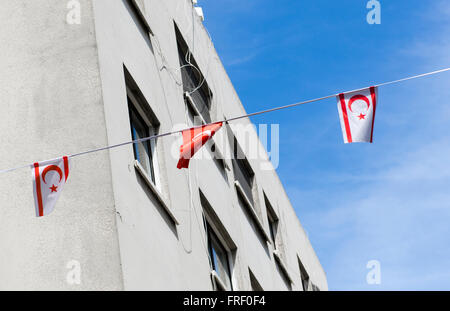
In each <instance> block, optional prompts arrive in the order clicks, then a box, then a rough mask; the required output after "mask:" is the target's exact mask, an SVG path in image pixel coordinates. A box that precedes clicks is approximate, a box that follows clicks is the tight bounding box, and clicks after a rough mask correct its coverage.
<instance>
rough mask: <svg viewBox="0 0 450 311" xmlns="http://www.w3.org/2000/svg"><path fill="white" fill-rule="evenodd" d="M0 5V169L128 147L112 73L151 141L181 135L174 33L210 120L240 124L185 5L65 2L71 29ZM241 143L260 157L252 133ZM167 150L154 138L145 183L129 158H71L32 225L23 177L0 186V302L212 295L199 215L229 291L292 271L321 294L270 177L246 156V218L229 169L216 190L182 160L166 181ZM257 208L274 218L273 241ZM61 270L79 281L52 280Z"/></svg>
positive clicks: (303, 243) (47, 5)
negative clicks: (214, 238)
mask: <svg viewBox="0 0 450 311" xmlns="http://www.w3.org/2000/svg"><path fill="white" fill-rule="evenodd" d="M0 1H1V4H2V10H0V20H1V21H2V22H1V24H2V26H3V27H2V28H1V30H0V40H1V42H8V45H6V46H5V47H4V48H2V49H0V70H1V73H2V74H1V75H0V100H1V105H0V129H1V132H2V137H3V138H2V146H3V148H2V150H1V151H0V165H1V167H5V168H7V167H12V166H14V165H15V164H19V165H20V164H26V163H31V162H33V161H36V160H45V159H49V158H55V157H58V156H61V155H65V154H73V153H76V152H79V151H84V150H89V149H93V148H97V147H103V146H106V145H111V144H117V143H121V142H125V141H130V140H131V138H132V136H131V129H130V118H129V111H128V104H127V78H126V77H127V76H128V77H131V78H132V80H133V83H134V86H135V87H137V88H138V89H139V92H140V93H141V95H142V96H143V98H144V99H145V102H146V105H148V106H149V107H144V109H147V108H148V109H149V110H150V111H151V113H152V117H154V118H156V119H157V121H158V123H159V129H158V132H159V133H164V132H167V131H171V130H172V129H173V128H174V126H181V125H182V124H186V123H187V119H186V104H185V100H184V97H183V86H182V83H181V81H182V79H181V74H180V60H179V56H178V50H177V37H176V32H175V26H174V25H175V24H176V25H177V27H178V28H179V29H180V32H181V35H182V37H183V39H184V41H185V42H186V43H187V45H188V48H189V50H190V51H191V53H192V56H193V57H194V58H195V61H196V62H197V64H198V67H199V69H200V71H201V72H202V74H203V75H204V76H205V79H206V81H207V84H208V86H209V88H210V89H211V92H212V94H213V97H212V103H211V118H212V120H213V121H215V120H221V119H223V118H224V117H225V118H230V117H234V116H237V115H242V114H245V110H244V108H243V106H242V104H241V102H240V100H239V97H238V95H237V94H236V92H235V90H234V88H233V85H232V83H231V82H230V80H229V78H228V76H227V74H226V71H225V69H224V68H223V66H222V63H221V61H220V59H219V57H218V55H217V53H216V51H215V49H214V46H213V44H212V41H211V40H210V38H209V36H208V33H207V31H206V30H205V28H204V26H203V24H202V22H201V20H200V18H199V17H198V16H197V15H196V14H193V7H192V3H191V1H190V0H164V1H161V0H136V1H134V0H130V1H128V0H80V1H77V2H79V3H80V8H81V24H74V25H71V24H68V23H67V21H66V16H67V13H68V12H69V10H68V8H67V4H68V2H69V1H61V0H38V1H29V0H14V1H11V0H0ZM134 5H136V7H134ZM135 9H136V10H135ZM142 23H144V26H145V27H147V26H148V27H149V28H150V29H151V34H150V35H148V33H147V32H146V31H145V30H143V28H142ZM145 27H144V29H145ZM126 72H128V73H126ZM249 122H250V121H249V120H247V119H243V120H240V121H236V123H240V124H242V125H248V124H250V123H249ZM230 131H231V132H230ZM230 134H231V135H233V133H232V128H230V127H224V128H223V129H221V131H220V132H219V133H218V134H217V135H216V136H215V142H216V145H217V146H218V147H219V149H220V150H226V149H227V146H225V145H224V144H226V142H227V141H229V140H227V137H228V136H229V135H230ZM234 134H235V135H236V136H237V133H234ZM248 135H249V137H250V139H251V140H253V141H258V146H259V147H262V145H261V144H260V143H259V140H258V136H257V133H256V131H254V130H252V131H250V132H249V134H248ZM237 138H238V137H237ZM238 142H239V139H238ZM241 143H242V145H244V142H239V144H241ZM179 146H180V137H179V135H173V136H167V137H164V138H160V139H158V140H157V143H156V147H155V154H156V156H157V163H158V168H157V171H158V174H157V175H158V176H157V177H156V178H157V181H155V185H154V186H151V185H149V184H148V183H147V182H146V180H145V178H144V177H143V176H142V174H141V173H140V171H139V168H138V167H137V166H136V164H135V163H136V161H135V156H134V153H133V147H132V146H131V145H127V146H123V147H119V148H115V149H111V150H109V151H102V152H97V153H93V154H89V155H85V156H80V157H77V158H74V159H72V164H71V166H72V167H71V173H70V177H69V180H68V182H67V185H66V186H65V189H64V193H63V194H62V195H61V197H60V199H59V201H58V203H57V206H56V209H55V211H54V212H53V214H51V215H49V216H47V217H44V218H40V219H37V218H35V217H34V214H33V213H34V207H33V195H32V189H31V180H30V172H29V171H27V170H26V169H25V170H18V171H15V172H12V173H8V174H3V175H1V176H0V189H2V191H0V202H1V205H0V210H1V213H2V217H0V249H1V252H0V262H1V263H2V265H0V289H38V290H42V289H46V290H47V289H49V290H53V289H56V290H212V289H213V282H212V279H214V277H212V276H211V267H210V262H209V259H208V250H207V245H206V238H205V228H204V225H203V215H205V217H206V219H207V221H208V222H211V226H212V227H213V229H214V230H215V231H217V232H216V233H217V235H218V236H220V237H219V238H220V239H223V243H224V244H225V245H226V248H227V251H228V252H229V261H230V270H231V271H230V273H231V280H232V286H233V289H234V290H251V289H252V284H251V277H250V274H251V275H252V278H253V279H256V280H257V283H259V285H260V287H261V288H262V289H264V290H288V289H292V290H302V281H301V276H300V268H299V261H300V262H301V263H302V265H303V266H304V268H305V270H306V271H307V274H308V275H309V280H310V286H309V289H311V288H313V287H314V288H315V289H320V290H327V289H328V286H327V281H326V276H325V272H324V271H323V269H322V267H321V265H320V262H319V260H318V258H317V257H316V254H315V252H314V250H313V248H312V246H311V244H310V242H309V240H308V237H307V235H306V233H305V232H304V230H303V228H302V226H301V224H300V222H299V220H298V218H297V216H296V214H295V211H294V209H293V208H292V206H291V204H290V202H289V198H288V197H287V195H286V193H285V191H284V189H283V186H282V184H281V182H280V180H279V178H278V176H277V174H276V172H275V170H273V169H271V170H267V169H261V168H260V162H259V161H257V160H253V159H249V163H250V165H251V167H252V169H253V171H254V175H255V176H254V180H255V186H254V189H253V196H254V202H255V209H256V213H255V214H254V215H252V214H251V213H249V211H248V210H246V209H245V208H243V207H242V205H241V204H239V202H238V198H237V195H238V189H237V188H236V187H235V185H234V179H235V177H234V176H233V170H232V169H230V170H226V176H225V178H224V176H223V174H221V172H220V171H219V170H218V168H217V166H216V165H215V164H214V162H213V161H212V160H203V159H202V160H200V159H198V160H197V159H193V160H192V161H191V165H190V168H189V170H178V169H177V168H176V164H177V161H178V159H177V155H176V152H177V148H178V147H179ZM262 157H263V158H264V160H265V161H267V159H268V157H267V154H265V153H264V154H263V156H262ZM225 162H226V165H227V166H228V167H230V168H231V167H232V165H233V164H232V163H231V161H230V160H225ZM200 192H201V193H202V195H200ZM201 196H203V197H204V199H206V200H207V202H208V208H206V210H205V204H204V202H203V204H202V200H201ZM265 197H266V198H267V199H268V200H269V201H270V204H271V206H272V208H273V211H274V212H275V215H276V218H277V219H278V226H277V238H276V241H275V243H274V242H273V241H271V239H270V235H269V230H270V229H269V223H268V217H267V210H266V207H265ZM203 201H204V200H203ZM261 228H262V229H261ZM267 237H269V238H267ZM274 244H275V247H276V248H277V249H278V250H279V251H280V255H279V256H277V255H276V254H277V253H276V252H275V255H274ZM72 261H76V262H79V268H80V280H81V282H80V284H71V282H68V281H67V275H68V273H69V272H71V269H72V266H71V264H70V262H72ZM68 263H69V264H68ZM249 271H251V273H250V272H249ZM286 276H287V277H288V278H286Z"/></svg>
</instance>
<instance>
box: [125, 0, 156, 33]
mask: <svg viewBox="0 0 450 311" xmlns="http://www.w3.org/2000/svg"><path fill="white" fill-rule="evenodd" d="M125 2H126V5H127V8H128V10H129V11H130V13H131V15H132V17H133V19H134V21H135V22H136V24H137V26H138V28H139V30H140V31H141V32H142V33H143V34H145V37H147V38H150V37H149V34H153V33H152V30H151V29H150V25H149V24H148V22H147V19H146V18H145V15H144V11H145V9H144V8H145V7H144V1H143V0H125Z"/></svg>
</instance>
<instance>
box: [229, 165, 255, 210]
mask: <svg viewBox="0 0 450 311" xmlns="http://www.w3.org/2000/svg"><path fill="white" fill-rule="evenodd" d="M233 172H234V177H235V179H236V180H237V181H238V182H239V184H240V185H241V187H242V189H243V190H244V193H245V195H246V196H247V198H248V199H249V200H250V203H251V204H253V203H254V202H253V180H254V176H255V173H254V172H253V170H252V168H251V167H250V163H248V161H247V159H245V158H244V159H239V158H236V157H235V158H234V159H233Z"/></svg>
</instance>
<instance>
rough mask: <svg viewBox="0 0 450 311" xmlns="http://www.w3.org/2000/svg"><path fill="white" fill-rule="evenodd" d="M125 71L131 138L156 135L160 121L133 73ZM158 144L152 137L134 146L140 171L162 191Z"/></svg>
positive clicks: (136, 138)
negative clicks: (132, 75)
mask: <svg viewBox="0 0 450 311" xmlns="http://www.w3.org/2000/svg"><path fill="white" fill-rule="evenodd" d="M124 71H125V81H126V90H127V101H128V113H129V119H130V130H131V138H132V140H138V139H142V138H146V137H150V136H154V135H156V134H158V128H159V122H158V120H157V118H156V116H155V114H154V113H153V111H152V110H151V109H150V105H149V104H148V102H147V101H146V99H145V97H144V95H143V94H142V92H141V91H140V89H139V87H138V86H137V84H136V82H135V81H134V79H133V78H132V77H131V74H130V73H129V72H128V70H127V69H126V68H124ZM156 146H157V140H156V139H151V140H147V141H143V142H138V143H135V144H133V145H132V148H133V153H134V159H135V160H136V163H137V166H138V169H139V172H141V173H142V172H143V175H145V176H144V178H145V179H148V181H147V182H150V183H151V184H152V186H154V187H155V188H156V189H158V190H159V191H161V189H160V182H159V165H158V159H157V158H158V157H157V152H156Z"/></svg>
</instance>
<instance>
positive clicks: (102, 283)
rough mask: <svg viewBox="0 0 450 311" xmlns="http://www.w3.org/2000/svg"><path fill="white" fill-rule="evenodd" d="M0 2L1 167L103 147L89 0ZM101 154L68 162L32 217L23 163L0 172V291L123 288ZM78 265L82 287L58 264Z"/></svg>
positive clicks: (106, 162)
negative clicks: (49, 204) (78, 17)
mask: <svg viewBox="0 0 450 311" xmlns="http://www.w3.org/2000/svg"><path fill="white" fill-rule="evenodd" d="M80 3H81V6H82V9H83V19H82V24H81V25H68V24H67V23H66V14H67V12H68V10H67V9H66V5H67V2H66V1H60V0H40V1H29V0H14V1H9V0H1V1H0V5H1V10H0V21H1V22H0V25H1V27H0V41H1V42H3V44H2V48H1V49H0V73H1V74H0V133H1V136H0V137H1V142H2V144H1V145H2V147H1V148H0V166H1V167H2V168H10V167H14V166H18V165H25V164H28V163H32V162H34V161H41V160H46V159H51V158H55V157H58V156H61V155H65V154H71V153H75V152H78V151H80V150H87V149H91V148H93V147H97V146H103V145H105V144H106V143H107V137H106V130H105V120H104V111H103V101H102V94H101V87H100V77H99V70H98V56H97V49H96V39H95V33H94V25H93V22H92V20H93V16H92V7H91V5H92V3H91V1H87V0H82V1H80ZM109 163H110V162H109V158H108V153H106V152H101V153H96V154H92V155H87V156H83V157H80V158H76V159H74V161H73V162H72V169H71V170H70V176H69V179H68V182H67V185H66V187H65V189H64V192H63V193H62V195H61V197H60V199H59V201H58V203H57V206H56V210H55V212H54V213H53V214H51V215H49V216H47V217H43V218H39V219H38V218H36V217H35V211H34V202H33V190H32V183H31V173H30V171H31V170H30V169H28V168H26V169H22V170H18V171H15V172H12V173H7V174H2V175H0V213H1V216H0V289H1V290H12V289H21V290H31V289H33V290H36V289H39V290H66V289H73V290H77V289H95V290H107V289H110V290H115V289H122V288H123V286H122V284H123V283H122V272H121V267H120V260H119V248H118V247H119V246H118V240H117V230H116V224H115V208H114V200H113V195H112V187H111V173H110V164H109ZM72 260H77V261H78V262H79V263H80V265H81V284H80V285H70V284H69V283H67V281H66V276H67V273H68V272H69V271H70V269H68V268H66V264H67V263H68V262H70V261H72Z"/></svg>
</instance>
